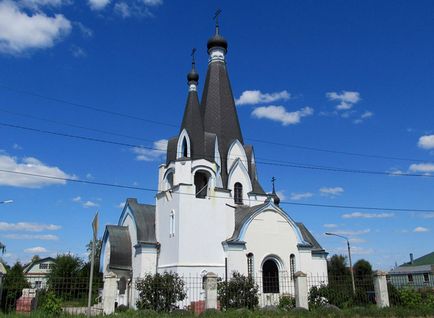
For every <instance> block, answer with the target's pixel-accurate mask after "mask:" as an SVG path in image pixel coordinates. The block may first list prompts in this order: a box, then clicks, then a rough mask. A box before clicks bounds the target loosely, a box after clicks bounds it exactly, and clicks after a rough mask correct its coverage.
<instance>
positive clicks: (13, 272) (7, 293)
mask: <svg viewBox="0 0 434 318" xmlns="http://www.w3.org/2000/svg"><path fill="white" fill-rule="evenodd" d="M29 287H30V285H29V283H28V282H27V280H26V278H25V277H24V273H23V266H22V265H21V263H20V262H16V263H15V265H14V266H12V268H11V269H10V270H9V271H8V273H7V274H6V275H5V277H4V281H3V286H2V293H1V296H2V297H1V308H2V309H3V310H4V311H10V310H12V309H13V308H14V306H15V303H16V301H17V299H18V298H20V297H21V295H22V290H23V288H29Z"/></svg>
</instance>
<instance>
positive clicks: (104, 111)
mask: <svg viewBox="0 0 434 318" xmlns="http://www.w3.org/2000/svg"><path fill="white" fill-rule="evenodd" d="M0 87H2V88H5V89H8V90H10V91H13V92H15V93H19V94H24V95H29V96H34V97H38V98H42V99H46V100H49V101H52V102H57V103H62V104H66V105H70V106H74V107H79V108H82V109H87V110H91V111H95V112H100V113H105V114H109V115H114V116H118V117H124V118H128V119H134V120H139V121H144V122H147V123H151V124H156V125H163V126H168V127H176V125H173V124H168V123H163V122H161V121H155V120H150V119H146V118H143V117H139V116H135V115H129V114H126V113H121V112H116V111H112V110H107V109H103V108H99V107H95V106H91V105H86V104H81V103H76V102H70V101H67V100H65V99H61V98H57V97H51V96H47V95H43V94H39V93H35V92H31V91H26V90H20V89H16V88H13V87H10V86H7V85H4V84H0Z"/></svg>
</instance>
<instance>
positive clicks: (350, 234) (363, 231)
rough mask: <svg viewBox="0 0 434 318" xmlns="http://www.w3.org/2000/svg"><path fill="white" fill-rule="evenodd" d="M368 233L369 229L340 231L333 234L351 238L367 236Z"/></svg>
mask: <svg viewBox="0 0 434 318" xmlns="http://www.w3.org/2000/svg"><path fill="white" fill-rule="evenodd" d="M369 232H371V230H370V229H365V230H355V231H351V230H340V231H335V232H333V233H335V234H339V235H348V236H353V235H363V234H368V233H369Z"/></svg>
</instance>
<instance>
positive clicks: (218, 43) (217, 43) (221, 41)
mask: <svg viewBox="0 0 434 318" xmlns="http://www.w3.org/2000/svg"><path fill="white" fill-rule="evenodd" d="M215 47H219V48H222V49H224V50H225V51H227V50H228V42H227V41H226V39H225V38H224V37H222V36H221V35H220V34H219V33H218V27H216V33H215V35H214V36H213V37H211V38H210V39H209V40H208V43H207V48H208V52H209V51H210V50H211V49H213V48H215Z"/></svg>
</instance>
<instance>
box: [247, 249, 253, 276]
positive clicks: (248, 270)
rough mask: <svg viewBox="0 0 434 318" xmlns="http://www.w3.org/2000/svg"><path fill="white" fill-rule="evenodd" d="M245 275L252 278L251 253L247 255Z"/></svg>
mask: <svg viewBox="0 0 434 318" xmlns="http://www.w3.org/2000/svg"><path fill="white" fill-rule="evenodd" d="M247 275H248V276H250V277H252V276H253V253H249V254H247Z"/></svg>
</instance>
